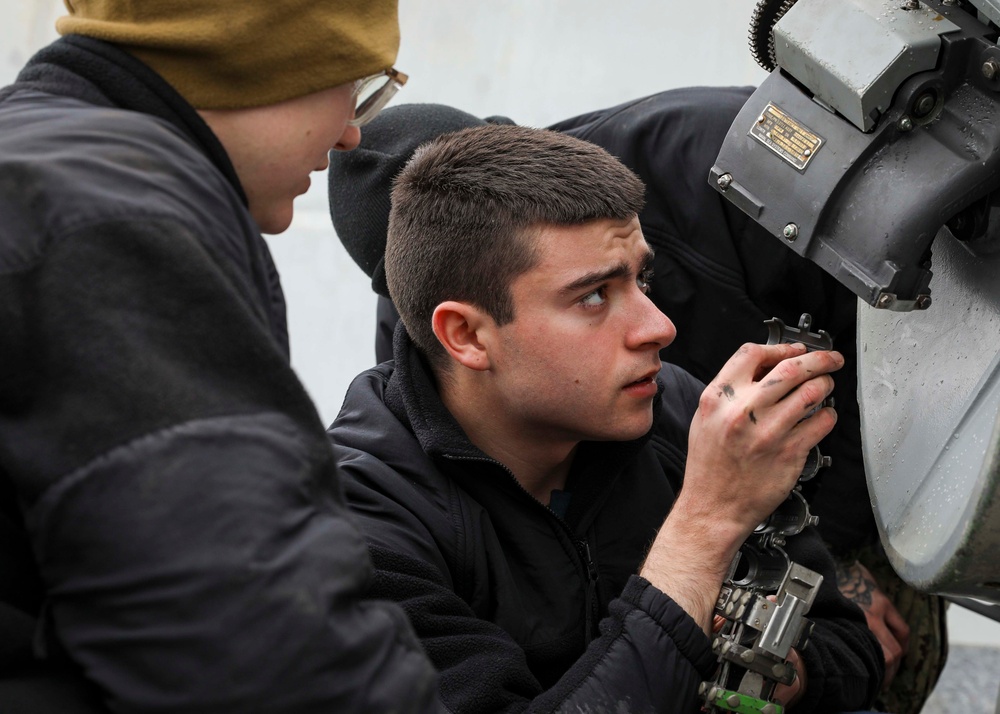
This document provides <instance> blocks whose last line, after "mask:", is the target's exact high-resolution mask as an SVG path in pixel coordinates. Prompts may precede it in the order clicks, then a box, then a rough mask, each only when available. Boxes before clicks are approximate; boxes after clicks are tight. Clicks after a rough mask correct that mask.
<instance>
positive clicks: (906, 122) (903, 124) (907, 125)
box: [896, 115, 913, 131]
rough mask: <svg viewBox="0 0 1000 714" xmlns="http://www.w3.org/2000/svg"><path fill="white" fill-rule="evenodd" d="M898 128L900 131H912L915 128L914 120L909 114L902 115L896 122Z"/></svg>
mask: <svg viewBox="0 0 1000 714" xmlns="http://www.w3.org/2000/svg"><path fill="white" fill-rule="evenodd" d="M896 128H897V129H899V130H900V131H911V130H912V129H913V120H912V119H910V117H908V116H905V115H904V116H901V117H900V118H899V121H898V122H896Z"/></svg>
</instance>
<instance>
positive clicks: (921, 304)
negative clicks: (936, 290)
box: [917, 295, 931, 310]
mask: <svg viewBox="0 0 1000 714" xmlns="http://www.w3.org/2000/svg"><path fill="white" fill-rule="evenodd" d="M930 306H931V296H930V295H918V296H917V309H918V310H926V309H927V308H929V307H930Z"/></svg>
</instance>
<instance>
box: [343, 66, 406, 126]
mask: <svg viewBox="0 0 1000 714" xmlns="http://www.w3.org/2000/svg"><path fill="white" fill-rule="evenodd" d="M406 79H407V77H406V75H405V74H402V73H401V72H396V71H395V70H389V71H387V72H385V73H382V74H377V75H375V76H373V77H368V78H366V79H362V80H360V81H359V83H358V86H357V88H356V89H355V90H354V96H355V107H356V108H355V110H354V118H353V119H351V120H350V122H348V123H349V124H351V125H352V126H364V125H365V124H367V123H368V122H370V121H371V120H372V119H374V118H375V115H376V114H378V113H379V112H380V111H381V110H382V107H384V106H385V105H386V104H388V103H389V100H390V99H392V97H393V96H394V95H395V94H396V92H397V91H399V89H400V87H402V86H403V84H405V83H406Z"/></svg>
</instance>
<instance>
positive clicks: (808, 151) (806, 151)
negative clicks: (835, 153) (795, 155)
mask: <svg viewBox="0 0 1000 714" xmlns="http://www.w3.org/2000/svg"><path fill="white" fill-rule="evenodd" d="M812 153H813V152H812V150H811V149H805V150H804V151H803V152H802V155H803V156H812Z"/></svg>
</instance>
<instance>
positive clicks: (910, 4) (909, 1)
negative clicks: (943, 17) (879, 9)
mask: <svg viewBox="0 0 1000 714" xmlns="http://www.w3.org/2000/svg"><path fill="white" fill-rule="evenodd" d="M899 9H900V10H919V9H920V2H919V1H918V0H906V2H904V3H903V4H902V5H900V6H899Z"/></svg>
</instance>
